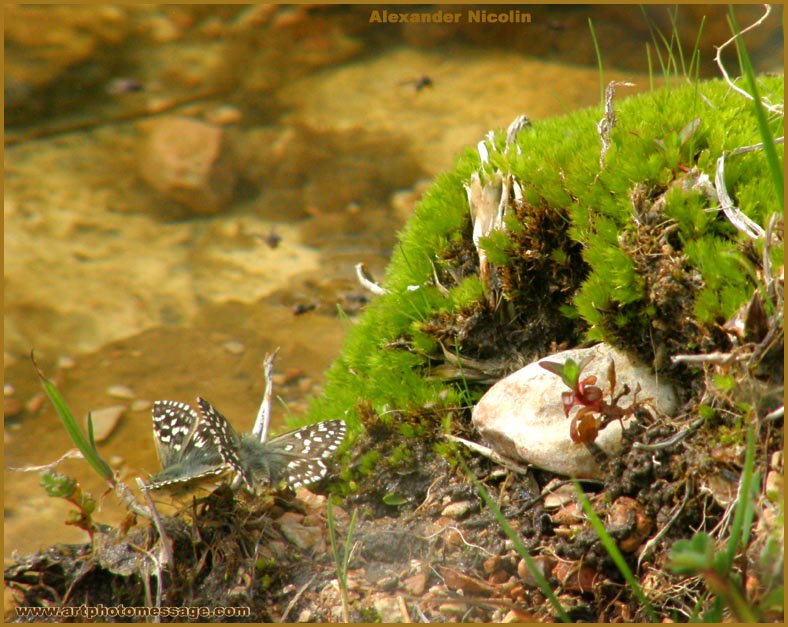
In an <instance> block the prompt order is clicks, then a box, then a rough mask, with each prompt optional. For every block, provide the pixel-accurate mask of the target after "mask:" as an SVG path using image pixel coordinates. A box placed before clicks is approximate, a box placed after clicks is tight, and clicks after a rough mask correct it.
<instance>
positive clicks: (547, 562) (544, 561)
mask: <svg viewBox="0 0 788 627" xmlns="http://www.w3.org/2000/svg"><path fill="white" fill-rule="evenodd" d="M533 560H534V562H535V563H536V567H537V568H538V569H539V572H540V573H542V576H543V577H545V578H547V574H548V573H549V572H550V571H551V570H552V569H553V568H554V566H555V560H553V559H551V558H549V557H547V556H546V555H536V556H534V558H533ZM517 576H518V577H519V578H520V580H521V581H522V582H523V583H524V584H525V585H526V586H528V587H529V588H537V587H539V584H538V583H537V581H536V577H534V575H533V573H532V572H531V570H530V569H529V568H528V565H527V564H526V563H525V560H524V559H521V560H520V561H519V563H518V564H517Z"/></svg>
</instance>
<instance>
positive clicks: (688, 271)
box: [308, 76, 783, 470]
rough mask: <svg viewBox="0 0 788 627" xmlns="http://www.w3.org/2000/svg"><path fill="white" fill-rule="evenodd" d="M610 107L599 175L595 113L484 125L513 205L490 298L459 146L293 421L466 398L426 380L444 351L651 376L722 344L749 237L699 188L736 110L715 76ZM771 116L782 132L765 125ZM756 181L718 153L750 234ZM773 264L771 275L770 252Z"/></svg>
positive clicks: (463, 391) (765, 195)
mask: <svg viewBox="0 0 788 627" xmlns="http://www.w3.org/2000/svg"><path fill="white" fill-rule="evenodd" d="M759 87H760V88H761V92H762V93H764V94H766V95H767V97H769V98H770V99H771V100H772V101H773V102H774V101H777V100H779V98H780V95H781V94H782V91H783V77H782V76H771V77H762V78H761V79H759ZM619 91H620V92H621V91H624V90H619ZM614 105H615V109H616V119H617V125H616V127H615V128H614V129H613V131H612V135H611V140H612V146H611V147H610V149H609V151H608V152H607V154H606V155H605V158H604V165H603V166H601V167H600V139H599V136H598V134H597V122H598V121H599V120H600V118H601V117H602V115H603V111H602V109H601V108H600V107H596V108H592V109H587V110H584V111H580V112H577V113H573V114H571V115H568V116H563V117H560V118H553V119H547V120H542V121H539V122H536V123H535V124H534V125H533V127H531V128H529V129H527V130H524V131H523V132H521V133H520V134H519V135H518V138H517V148H516V149H515V148H514V147H510V148H508V149H507V148H506V147H505V146H504V134H503V133H502V132H499V133H496V135H495V138H494V141H493V142H492V143H493V144H494V147H495V150H493V151H491V154H490V163H489V164H486V165H485V166H484V168H483V171H484V172H485V173H487V174H488V175H489V174H492V173H493V172H494V171H495V170H496V169H497V170H501V171H502V172H511V173H512V174H513V175H514V177H515V178H516V180H517V181H518V182H519V184H520V185H521V187H522V202H517V203H515V205H514V207H513V211H511V212H509V214H508V215H507V218H506V223H507V225H508V228H507V231H506V233H501V232H497V233H493V234H491V235H490V236H489V237H487V238H484V240H483V246H484V248H485V250H486V251H487V254H488V256H489V259H490V260H491V261H492V262H493V264H494V265H495V266H496V270H495V276H496V280H497V281H498V283H497V284H495V285H493V286H492V287H491V288H489V289H488V288H485V287H484V286H483V285H482V283H481V281H480V280H479V276H478V273H479V267H478V258H477V254H476V251H475V248H474V246H473V244H472V241H471V236H472V229H473V226H472V216H471V212H470V210H469V207H468V200H467V196H466V192H465V189H464V187H463V184H464V183H466V184H467V183H468V181H469V180H470V176H471V173H472V172H474V171H477V170H479V168H480V165H481V164H480V159H479V156H478V154H477V153H476V151H475V150H472V149H466V150H465V151H464V152H463V153H462V154H461V155H460V156H459V158H458V159H457V161H456V163H455V167H454V169H453V171H452V172H449V173H447V174H444V175H442V176H440V177H438V178H437V179H436V180H435V181H434V183H433V185H432V186H431V188H430V189H429V190H428V192H427V193H426V194H425V196H424V198H423V199H422V200H421V202H420V203H419V205H418V206H417V208H416V211H415V213H414V215H413V216H412V218H411V219H410V221H409V222H408V224H407V226H406V227H405V228H404V230H403V231H402V232H401V233H400V235H399V240H400V243H399V245H398V246H397V247H396V248H395V250H394V253H393V256H392V260H391V263H390V265H389V267H388V269H387V274H386V278H385V281H384V285H385V287H386V288H387V289H388V290H389V292H390V293H389V294H386V295H384V296H380V297H376V299H375V300H374V302H373V303H372V304H371V305H370V307H369V308H368V310H367V311H366V312H365V313H364V315H363V316H362V317H361V318H360V320H359V321H358V324H357V325H355V326H352V327H350V328H349V329H348V335H347V339H346V342H345V346H344V348H343V351H342V354H341V355H340V357H339V358H338V359H337V361H336V362H335V363H334V364H333V366H332V367H331V369H330V370H329V372H328V375H327V378H328V381H327V384H326V386H325V391H324V394H323V395H322V396H321V397H320V398H318V399H315V400H314V402H313V404H312V406H311V410H310V415H309V416H308V420H310V421H314V420H323V419H328V418H335V417H344V418H345V419H347V421H348V423H349V425H350V427H351V429H356V428H357V427H358V426H359V424H360V422H361V418H362V415H364V416H366V419H365V420H367V421H369V420H372V421H374V420H376V419H380V417H381V416H384V415H386V412H389V411H391V410H398V411H402V412H407V411H408V410H413V409H415V408H418V407H424V406H430V407H432V408H435V407H436V406H437V407H458V406H459V405H460V404H461V403H463V402H468V399H469V386H470V387H471V388H472V385H471V384H469V382H468V381H464V382H461V383H459V384H455V383H448V382H445V381H441V380H439V379H436V378H431V377H429V376H428V375H430V374H431V373H432V372H433V371H434V367H435V366H436V364H439V363H441V362H442V361H443V359H444V357H443V354H442V348H441V344H442V345H443V347H444V348H446V349H447V350H448V351H449V352H451V353H452V354H456V357H458V358H460V359H465V358H467V359H475V360H479V359H487V360H491V359H493V358H494V357H497V356H512V355H513V354H520V355H525V356H526V357H527V358H529V359H530V358H533V357H535V356H539V355H541V354H544V353H545V352H546V351H547V350H548V349H549V347H550V343H551V342H554V343H555V344H560V343H561V342H566V343H568V344H570V345H572V344H576V343H578V342H580V341H581V340H582V339H583V337H585V338H587V339H594V340H605V341H608V342H611V343H613V344H616V345H618V346H620V347H622V348H624V349H628V350H630V351H633V352H635V353H637V354H639V355H640V357H641V358H642V359H643V360H645V361H646V362H654V361H655V355H656V354H661V355H662V356H663V361H662V362H661V363H657V366H661V367H662V368H665V369H669V368H670V367H671V366H670V362H669V361H668V360H666V359H664V356H665V355H667V356H669V355H672V354H675V353H678V352H686V351H687V350H726V349H727V348H728V347H727V346H726V345H725V342H726V341H727V340H726V338H725V335H724V334H723V333H721V332H720V331H719V325H720V323H722V322H724V321H725V320H726V319H727V318H729V317H730V316H731V315H732V314H733V313H734V312H735V311H736V310H737V309H738V308H739V307H740V306H741V305H742V303H744V302H746V301H747V300H748V299H749V298H750V296H751V295H752V292H753V290H754V289H755V287H756V276H757V272H756V270H757V268H758V266H759V265H760V263H761V255H762V242H753V241H751V240H749V239H748V238H747V237H746V236H745V235H743V234H741V233H739V232H738V231H737V230H736V229H735V228H734V227H733V226H732V225H731V223H730V222H729V221H728V219H727V218H726V217H725V215H724V214H723V213H722V212H720V211H718V210H714V209H713V208H711V207H710V201H709V199H708V197H707V196H706V191H704V190H708V189H709V187H708V185H709V184H713V182H714V172H715V167H716V164H717V159H718V158H719V157H720V156H721V155H722V154H723V151H731V150H733V149H736V148H739V147H742V146H748V145H752V144H756V143H758V142H759V141H762V139H761V136H760V134H759V130H758V125H757V123H756V119H755V116H754V114H753V109H752V103H750V102H749V101H746V100H744V99H743V98H742V97H741V96H739V95H737V94H735V93H734V92H732V91H731V90H730V89H729V88H728V87H727V86H726V85H725V84H724V83H723V82H722V81H713V82H707V83H699V84H696V85H690V86H686V87H682V88H677V89H675V88H670V89H663V90H659V91H655V92H651V93H647V94H642V95H639V96H635V97H631V98H624V97H623V94H621V93H619V94H617V98H616V100H615V102H614ZM769 124H770V129H771V132H772V133H773V135H774V136H780V135H782V134H783V120H782V118H781V117H774V118H773V119H770V120H769ZM778 153H779V156H780V159H782V154H783V149H782V146H779V147H778ZM767 176H768V174H767V168H766V163H765V159H764V156H763V155H762V154H761V153H760V152H758V151H754V152H751V153H747V154H742V155H737V156H732V157H728V158H727V159H726V167H725V182H726V186H727V189H728V192H729V194H730V195H731V197H732V198H733V200H734V202H735V203H736V205H737V206H738V207H739V208H740V209H741V211H742V212H743V213H744V214H746V215H747V216H748V217H749V218H750V219H752V220H753V221H755V222H757V223H758V224H760V225H762V226H765V225H766V222H767V221H768V219H769V216H770V215H771V214H773V213H774V212H776V211H778V212H779V203H778V202H777V199H776V197H775V191H774V190H775V187H774V186H773V185H772V184H770V182H769V179H768V178H766V177H767ZM704 177H706V178H704ZM482 178H484V175H483V176H482ZM704 184H705V185H706V187H705V188H704ZM771 254H772V259H773V261H774V263H775V264H778V265H779V264H780V263H781V261H780V260H781V259H782V256H783V247H782V245H781V244H780V245H775V244H773V246H772V250H771ZM436 277H437V281H436ZM668 374H670V373H669V372H668ZM473 393H474V392H473V389H471V390H470V395H471V396H473ZM362 407H367V409H365V410H363V411H362ZM436 413H439V412H436ZM389 416H390V417H391V418H389V419H392V420H399V417H400V414H399V413H391V414H389ZM370 463H371V462H370V461H369V460H364V462H363V463H362V466H363V468H364V469H367V470H368V469H369V464H370Z"/></svg>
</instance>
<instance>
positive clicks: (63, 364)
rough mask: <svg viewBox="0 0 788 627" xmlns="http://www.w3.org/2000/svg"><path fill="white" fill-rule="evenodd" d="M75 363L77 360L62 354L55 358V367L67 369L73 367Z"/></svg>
mask: <svg viewBox="0 0 788 627" xmlns="http://www.w3.org/2000/svg"><path fill="white" fill-rule="evenodd" d="M76 365H77V362H76V361H75V360H74V358H73V357H68V356H65V355H64V356H62V357H58V360H57V368H58V369H60V370H68V369H69V368H73V367H74V366H76Z"/></svg>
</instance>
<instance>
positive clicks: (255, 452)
mask: <svg viewBox="0 0 788 627" xmlns="http://www.w3.org/2000/svg"><path fill="white" fill-rule="evenodd" d="M197 403H198V404H199V406H200V411H201V412H202V414H203V416H204V418H205V421H206V424H209V425H210V426H211V429H212V431H213V436H214V444H215V445H216V448H217V449H218V452H219V455H220V456H221V458H222V460H223V461H224V463H225V464H226V465H227V466H229V467H230V468H231V469H232V470H234V471H235V472H237V473H238V474H239V475H240V476H241V478H242V479H243V481H244V483H245V484H246V485H247V487H248V488H249V489H250V490H252V491H255V490H256V489H257V487H258V486H259V485H262V484H264V483H269V484H270V485H272V486H278V485H279V484H280V483H281V482H282V481H284V482H285V483H287V485H289V486H290V487H291V488H293V489H295V488H297V487H299V486H302V485H306V484H309V483H314V482H315V481H318V480H320V479H322V478H323V477H325V475H326V473H327V472H328V466H326V463H325V462H324V461H323V460H325V459H326V458H328V457H330V456H331V455H332V454H333V453H334V452H335V451H336V450H337V449H338V448H339V445H340V444H342V440H344V438H345V432H346V429H347V428H346V425H345V423H344V421H342V420H326V421H324V422H318V423H316V424H313V425H307V426H306V427H301V428H300V429H296V430H295V431H290V432H288V433H284V434H282V435H279V436H276V437H275V438H272V439H271V440H268V441H267V442H260V441H259V440H258V439H257V437H256V436H255V435H253V434H251V433H249V434H244V435H239V434H238V433H237V432H236V431H235V429H233V427H232V425H231V424H230V423H229V422H228V421H227V419H226V418H225V417H224V416H223V415H222V414H221V413H219V411H218V410H217V409H216V408H215V407H214V406H213V405H211V404H210V403H209V402H208V401H206V400H205V399H204V398H201V397H199V398H198V399H197Z"/></svg>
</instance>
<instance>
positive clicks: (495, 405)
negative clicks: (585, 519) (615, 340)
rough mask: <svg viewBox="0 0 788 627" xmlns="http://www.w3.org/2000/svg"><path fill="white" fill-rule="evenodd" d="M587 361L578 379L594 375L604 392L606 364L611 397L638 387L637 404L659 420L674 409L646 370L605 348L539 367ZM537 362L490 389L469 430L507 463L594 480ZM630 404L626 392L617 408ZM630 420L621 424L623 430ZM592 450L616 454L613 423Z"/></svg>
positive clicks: (555, 386)
mask: <svg viewBox="0 0 788 627" xmlns="http://www.w3.org/2000/svg"><path fill="white" fill-rule="evenodd" d="M589 355H593V356H594V359H593V361H591V362H590V363H589V364H588V366H587V367H586V368H585V369H584V370H583V372H582V374H581V377H583V378H584V377H586V376H589V375H596V377H597V385H598V386H599V387H601V388H602V389H605V388H606V387H607V374H606V373H607V368H608V364H609V362H610V360H611V359H612V360H613V361H614V362H615V366H616V379H617V381H618V382H619V383H618V386H617V389H616V392H618V390H619V389H620V388H621V387H622V386H623V385H624V384H628V385H629V387H630V389H631V390H632V391H634V390H635V388H636V386H637V385H638V384H639V385H640V392H639V393H638V395H637V398H638V400H645V399H648V398H650V399H652V403H653V406H654V407H656V408H657V410H658V411H660V412H662V413H665V414H670V413H671V412H672V411H673V410H674V409H675V407H676V403H677V400H676V394H675V392H674V391H673V389H672V388H671V387H670V386H669V385H667V384H665V383H661V382H659V381H658V380H657V379H656V376H655V375H654V374H653V373H652V372H651V371H650V369H649V368H647V367H646V366H644V365H642V364H638V363H636V362H634V361H632V359H631V358H629V357H628V356H627V355H625V354H623V353H620V352H618V351H617V350H615V349H613V348H611V347H610V346H607V345H605V344H597V345H596V346H593V347H591V348H582V349H573V350H567V351H562V352H560V353H556V354H555V355H549V356H547V357H544V358H543V359H541V360H539V361H545V360H549V361H552V362H558V363H563V362H565V361H566V360H567V359H569V358H571V359H573V360H574V361H575V362H577V363H580V361H581V360H583V359H585V358H586V357H587V356H589ZM539 361H535V362H533V363H531V364H528V365H527V366H525V367H524V368H522V369H520V370H518V371H517V372H515V373H513V374H511V375H509V376H508V377H506V378H505V379H502V380H501V381H499V382H498V383H496V384H495V385H494V386H492V387H491V388H490V389H489V390H488V391H487V393H486V394H485V395H484V396H483V397H482V398H481V400H480V401H479V403H478V404H477V405H476V407H475V408H474V410H473V424H474V425H475V426H476V428H477V429H478V430H479V433H481V434H482V436H484V438H485V439H486V440H487V441H488V442H489V443H490V445H491V446H492V447H493V448H494V449H495V450H496V451H498V452H499V453H501V454H503V455H506V456H507V457H511V458H514V459H520V460H523V461H526V462H528V463H530V464H533V465H534V466H538V467H539V468H544V469H545V470H549V471H551V472H555V473H557V474H561V475H569V476H574V477H580V478H588V479H595V478H600V477H601V476H602V469H601V468H600V466H599V464H598V463H597V462H596V461H595V460H594V457H593V455H592V454H591V452H590V451H589V450H588V449H587V448H586V447H585V446H584V445H583V444H576V443H575V442H573V441H572V439H571V438H570V436H569V425H570V421H569V419H567V417H566V416H565V415H564V408H563V405H562V402H561V394H562V392H565V391H567V390H568V388H567V387H566V385H564V383H563V382H562V381H561V378H560V377H559V376H557V375H555V374H553V373H551V372H548V371H547V370H545V369H544V368H542V367H541V366H540V365H539ZM632 401H633V392H630V393H629V394H627V395H626V396H624V397H622V398H621V399H620V400H619V403H618V405H619V406H621V407H626V406H628V405H630V404H631V403H632ZM573 411H576V410H573ZM631 420H632V418H629V419H627V420H625V421H624V423H625V424H624V426H626V425H627V424H628V423H629V421H631ZM595 444H596V445H598V446H599V447H600V448H601V449H602V450H603V451H604V452H605V453H606V454H607V455H615V454H616V453H618V452H619V451H620V450H621V446H622V428H621V424H620V423H619V422H618V421H614V422H612V423H611V424H609V425H608V426H607V427H606V428H604V429H603V430H602V431H600V432H599V435H598V437H597V438H596V440H595Z"/></svg>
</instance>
